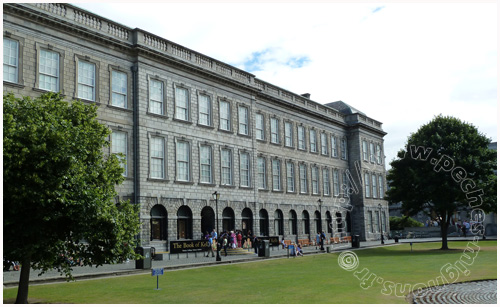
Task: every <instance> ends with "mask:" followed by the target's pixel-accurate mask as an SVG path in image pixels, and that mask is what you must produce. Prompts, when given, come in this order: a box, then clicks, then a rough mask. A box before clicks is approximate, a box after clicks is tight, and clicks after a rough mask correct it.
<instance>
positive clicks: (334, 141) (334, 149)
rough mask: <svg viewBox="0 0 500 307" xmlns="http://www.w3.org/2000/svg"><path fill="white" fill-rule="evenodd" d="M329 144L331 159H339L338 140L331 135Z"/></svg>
mask: <svg viewBox="0 0 500 307" xmlns="http://www.w3.org/2000/svg"><path fill="white" fill-rule="evenodd" d="M331 142H332V145H331V146H332V157H334V158H338V157H339V150H338V143H337V142H338V138H337V137H336V136H333V135H332V138H331Z"/></svg>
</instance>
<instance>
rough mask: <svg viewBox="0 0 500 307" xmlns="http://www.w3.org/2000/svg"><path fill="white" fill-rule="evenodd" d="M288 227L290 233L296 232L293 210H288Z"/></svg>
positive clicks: (295, 215) (295, 219) (295, 218)
mask: <svg viewBox="0 0 500 307" xmlns="http://www.w3.org/2000/svg"><path fill="white" fill-rule="evenodd" d="M288 228H289V229H290V234H291V235H296V234H297V213H295V210H290V212H289V213H288Z"/></svg>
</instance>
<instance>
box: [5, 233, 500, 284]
mask: <svg viewBox="0 0 500 307" xmlns="http://www.w3.org/2000/svg"><path fill="white" fill-rule="evenodd" d="M467 239H469V240H472V238H467ZM488 239H494V240H496V237H491V238H490V237H488ZM454 240H464V238H449V241H454ZM432 241H437V242H439V241H441V238H425V239H401V240H399V243H400V244H401V243H409V242H414V243H418V242H432ZM385 244H386V245H390V244H394V240H385ZM325 246H326V245H325ZM377 246H381V244H380V241H370V242H361V248H371V247H377ZM330 249H331V251H332V252H336V251H343V250H347V249H351V244H350V243H341V244H333V245H331V246H330ZM325 250H326V247H325ZM316 253H321V251H320V250H319V249H316V248H315V247H305V248H304V254H305V255H311V254H316ZM270 256H271V258H283V257H287V251H286V250H284V249H282V248H281V247H280V248H279V249H278V248H277V247H274V248H272V249H271V250H270ZM265 259H266V258H262V257H258V256H257V255H255V254H250V255H248V254H247V255H234V256H229V255H228V256H227V257H224V256H223V257H222V261H221V262H215V258H212V257H208V258H207V257H203V255H202V253H201V252H199V253H189V254H173V255H170V259H169V256H168V254H166V255H164V260H161V261H157V260H154V261H153V262H152V267H153V268H165V269H166V270H175V269H184V268H193V267H200V266H210V265H221V264H232V263H237V262H247V261H260V260H265ZM39 273H40V271H36V270H31V272H30V284H36V283H48V282H60V281H64V280H65V278H64V276H61V275H60V274H59V273H58V272H57V270H52V271H48V272H46V273H45V274H43V275H41V276H38V274H39ZM148 273H149V274H151V270H149V269H146V270H140V269H136V268H135V261H130V262H125V263H120V264H113V265H110V264H108V265H103V266H100V267H97V268H96V267H73V277H74V278H75V279H88V278H98V277H106V276H118V275H129V274H148ZM19 275H20V272H19V271H8V272H3V283H4V287H12V286H17V283H18V282H19Z"/></svg>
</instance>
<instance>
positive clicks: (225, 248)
mask: <svg viewBox="0 0 500 307" xmlns="http://www.w3.org/2000/svg"><path fill="white" fill-rule="evenodd" d="M223 238H224V239H223V241H222V244H224V245H223V246H224V256H226V257H227V245H228V244H229V242H228V240H227V235H224V236H223Z"/></svg>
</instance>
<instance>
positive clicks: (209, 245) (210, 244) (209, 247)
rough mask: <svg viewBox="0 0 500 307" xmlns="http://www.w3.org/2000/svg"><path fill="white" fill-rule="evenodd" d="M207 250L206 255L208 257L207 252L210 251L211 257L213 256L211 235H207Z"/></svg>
mask: <svg viewBox="0 0 500 307" xmlns="http://www.w3.org/2000/svg"><path fill="white" fill-rule="evenodd" d="M208 243H209V244H208V250H207V257H208V254H210V252H212V257H214V249H213V243H214V240H213V238H212V236H211V235H208Z"/></svg>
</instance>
